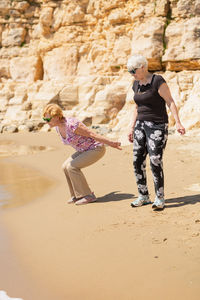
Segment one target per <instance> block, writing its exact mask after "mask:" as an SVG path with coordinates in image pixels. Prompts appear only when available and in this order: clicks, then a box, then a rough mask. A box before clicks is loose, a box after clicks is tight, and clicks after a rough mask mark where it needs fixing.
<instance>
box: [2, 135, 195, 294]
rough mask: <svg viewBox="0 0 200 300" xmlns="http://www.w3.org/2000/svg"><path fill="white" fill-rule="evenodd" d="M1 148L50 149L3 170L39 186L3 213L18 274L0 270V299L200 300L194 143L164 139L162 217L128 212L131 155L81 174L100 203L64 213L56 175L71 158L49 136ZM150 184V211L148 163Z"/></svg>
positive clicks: (62, 185) (109, 157)
mask: <svg viewBox="0 0 200 300" xmlns="http://www.w3.org/2000/svg"><path fill="white" fill-rule="evenodd" d="M3 140H6V141H8V140H9V141H12V142H13V143H16V144H17V145H29V146H30V145H32V146H38V147H40V146H43V147H50V149H49V150H48V151H45V148H41V149H43V150H44V151H42V150H40V151H35V152H34V153H32V152H29V153H27V154H26V153H24V154H20V155H16V154H15V155H13V156H11V157H7V158H3V159H1V161H0V163H1V162H2V163H3V164H11V165H12V164H13V165H17V166H18V168H20V169H23V170H25V172H24V174H25V177H27V170H29V171H28V172H30V174H34V176H32V177H30V180H32V181H33V180H36V181H37V180H38V178H39V180H38V182H41V178H42V180H44V182H43V183H42V187H43V190H42V192H41V193H39V194H37V193H36V194H37V195H36V196H35V197H34V193H35V192H36V191H37V188H36V185H35V186H33V189H32V190H31V188H29V189H28V190H27V191H26V192H27V193H28V194H29V195H30V198H31V197H32V196H33V198H31V199H32V200H30V201H28V202H25V203H23V205H22V203H20V204H19V202H18V204H19V205H18V206H14V207H10V208H9V207H7V208H5V209H1V213H0V216H1V223H2V227H4V228H5V232H6V235H7V239H8V245H9V247H10V249H11V250H12V251H11V252H10V253H11V254H10V255H11V257H15V259H16V264H15V263H14V262H13V265H12V263H11V267H10V269H9V270H8V272H7V274H6V264H3V265H2V266H3V269H2V268H1V269H2V271H1V276H0V279H1V278H2V281H1V285H2V286H1V287H0V290H1V289H2V290H5V291H6V292H7V293H8V295H9V296H12V297H19V298H22V299H23V300H51V299H52V300H53V299H56V298H57V299H59V300H66V299H70V300H80V299H83V300H90V299H92V300H93V299H95V300H103V299H104V300H105V299H106V300H114V299H118V300H125V299H126V300H129V299H130V300H133V299H137V300H143V299H145V300H146V299H148V300H151V299H152V300H153V299H154V300H155V299H156V300H157V299H158V300H160V299H162V300H167V299H172V300H173V299H181V300H188V299H190V300H197V299H199V294H200V287H199V279H200V256H199V253H200V251H199V250H200V243H199V240H200V221H199V213H198V212H199V207H200V174H199V166H198V163H197V162H198V158H199V155H200V143H199V141H200V138H199V137H196V138H193V137H187V136H186V137H180V136H169V141H168V145H167V148H166V151H165V154H164V169H165V187H166V208H165V209H164V210H163V211H161V212H154V211H152V209H151V206H150V205H147V206H145V207H141V208H135V209H134V208H131V206H130V202H131V201H133V199H135V197H136V196H137V190H136V184H135V178H134V175H133V170H132V146H131V145H130V146H126V147H123V150H122V151H118V150H116V149H111V148H109V147H107V148H106V149H107V151H106V152H107V153H106V154H105V156H104V157H103V158H102V159H101V160H100V161H99V162H97V163H96V165H93V166H90V167H88V168H86V169H85V170H84V173H85V174H86V177H87V179H88V181H89V183H90V185H91V187H92V188H93V189H94V191H95V193H96V195H97V197H98V201H97V202H96V203H93V204H89V205H86V206H81V207H77V206H75V205H68V204H67V203H66V200H67V199H68V197H69V191H68V188H67V184H66V182H65V178H64V174H63V172H62V170H61V166H62V162H63V161H64V160H65V159H66V158H67V157H68V156H69V155H70V154H71V153H73V149H72V148H70V147H66V146H64V145H62V144H61V143H60V140H59V138H58V137H57V135H56V134H55V133H54V132H50V133H18V134H3V135H2V141H3ZM18 172H19V169H18ZM147 176H148V184H149V186H150V194H151V200H152V201H153V198H154V189H153V183H152V178H151V177H152V176H151V172H150V168H149V163H148V166H147ZM10 185H13V183H10ZM39 190H41V186H40V185H39ZM10 191H12V192H13V193H15V191H16V190H13V189H12V188H11V190H10ZM19 192H20V191H19ZM24 193H25V192H23V195H24ZM32 194H33V195H32ZM24 197H25V198H26V195H25V196H24ZM18 198H20V193H19V195H18ZM5 243H6V239H5ZM3 253H5V251H3ZM13 259H14V258H13ZM5 261H6V260H5ZM19 269H20V270H21V271H20V272H21V273H20V274H21V275H20V274H18V273H19V271H18V270H19ZM17 272H18V273H17ZM4 274H5V276H4ZM17 274H18V275H17ZM12 276H13V278H12ZM14 276H18V278H17V279H16V281H15V284H13V283H12V281H13V280H14ZM20 278H21V279H20ZM8 279H9V282H8ZM23 282H24V283H23ZM166 286H167V287H166ZM28 287H29V288H28ZM35 287H37V292H36V291H34V290H35ZM29 291H32V292H29ZM15 292H16V294H15ZM55 297H56V298H55Z"/></svg>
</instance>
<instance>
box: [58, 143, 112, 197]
mask: <svg viewBox="0 0 200 300" xmlns="http://www.w3.org/2000/svg"><path fill="white" fill-rule="evenodd" d="M105 151H106V148H105V146H102V147H97V148H96V149H94V150H88V151H84V152H75V153H74V154H72V156H71V157H69V158H68V159H67V160H66V161H65V162H64V163H63V166H62V168H63V171H64V173H65V176H66V178H67V183H68V185H69V190H70V194H71V196H72V197H76V198H81V197H84V196H86V195H89V194H91V193H92V192H91V190H90V188H89V186H88V183H87V181H86V179H85V176H84V175H83V173H82V171H81V169H82V168H85V167H88V166H90V165H92V164H93V163H95V162H96V161H98V160H99V159H100V158H101V157H102V156H103V155H104V154H105Z"/></svg>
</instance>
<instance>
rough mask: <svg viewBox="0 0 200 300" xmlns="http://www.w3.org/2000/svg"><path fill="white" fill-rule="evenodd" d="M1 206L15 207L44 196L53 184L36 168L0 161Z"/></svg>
mask: <svg viewBox="0 0 200 300" xmlns="http://www.w3.org/2000/svg"><path fill="white" fill-rule="evenodd" d="M0 170H1V172H0V183H1V186H0V207H1V208H14V207H18V206H22V205H25V204H28V203H29V202H31V201H33V200H35V199H37V198H38V197H40V196H42V195H43V194H44V193H45V192H46V190H47V189H48V188H49V187H50V186H51V185H52V181H51V180H50V179H49V178H46V177H45V176H43V175H41V174H40V172H38V171H36V170H32V169H29V168H27V167H24V166H20V165H16V164H14V163H11V162H0Z"/></svg>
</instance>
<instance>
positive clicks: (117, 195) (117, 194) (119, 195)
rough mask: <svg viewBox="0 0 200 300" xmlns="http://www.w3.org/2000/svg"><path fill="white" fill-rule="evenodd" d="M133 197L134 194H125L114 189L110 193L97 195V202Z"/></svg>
mask: <svg viewBox="0 0 200 300" xmlns="http://www.w3.org/2000/svg"><path fill="white" fill-rule="evenodd" d="M133 197H134V194H127V193H120V192H119V191H115V192H112V193H109V194H107V195H105V196H102V197H98V199H97V203H98V202H99V203H102V202H110V201H120V200H125V199H132V198H133Z"/></svg>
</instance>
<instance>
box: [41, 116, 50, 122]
mask: <svg viewBox="0 0 200 300" xmlns="http://www.w3.org/2000/svg"><path fill="white" fill-rule="evenodd" d="M51 119H52V117H50V118H43V120H44V121H45V122H50V121H51Z"/></svg>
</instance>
